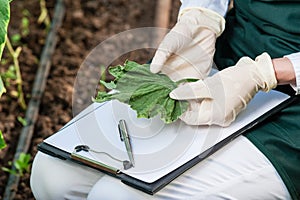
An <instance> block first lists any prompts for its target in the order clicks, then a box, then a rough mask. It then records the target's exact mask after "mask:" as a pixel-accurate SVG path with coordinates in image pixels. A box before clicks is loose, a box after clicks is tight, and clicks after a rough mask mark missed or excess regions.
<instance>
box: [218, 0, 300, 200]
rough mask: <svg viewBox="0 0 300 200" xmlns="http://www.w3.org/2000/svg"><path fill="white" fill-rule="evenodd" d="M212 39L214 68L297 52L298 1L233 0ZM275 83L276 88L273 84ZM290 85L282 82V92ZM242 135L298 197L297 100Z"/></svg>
mask: <svg viewBox="0 0 300 200" xmlns="http://www.w3.org/2000/svg"><path fill="white" fill-rule="evenodd" d="M234 2H235V5H234V9H232V10H231V11H230V12H229V13H228V15H227V16H226V28H225V31H224V33H223V34H222V35H221V36H220V37H219V38H218V40H217V44H216V53H215V63H216V65H217V66H218V67H219V69H223V68H226V67H228V66H232V65H235V63H236V62H237V61H238V60H239V59H240V58H241V57H242V56H249V57H251V58H253V59H254V58H255V57H256V56H258V55H260V54H261V53H263V52H267V53H269V54H270V56H271V57H272V58H277V57H282V56H284V55H288V54H291V53H295V52H300V0H293V1H291V0H290V1H284V0H235V1H234ZM278 88H279V87H278ZM289 90H290V88H287V87H283V91H289ZM246 137H247V138H248V139H249V140H250V141H251V142H252V143H253V144H254V145H256V146H257V148H258V149H259V150H260V151H261V152H263V153H264V155H265V156H266V157H267V158H268V159H269V160H270V161H271V163H272V164H273V166H274V167H275V168H276V170H277V172H278V173H279V175H280V176H281V178H282V180H283V181H284V183H285V185H286V186H287V188H288V190H289V192H290V195H291V197H292V198H293V199H300V100H298V101H297V102H295V103H294V104H293V105H291V106H289V107H288V108H286V109H284V110H282V111H281V112H280V113H278V114H276V116H274V117H272V118H270V119H269V120H267V121H266V122H265V123H263V124H262V125H260V126H258V127H255V128H254V129H252V130H251V131H249V132H248V133H247V134H246Z"/></svg>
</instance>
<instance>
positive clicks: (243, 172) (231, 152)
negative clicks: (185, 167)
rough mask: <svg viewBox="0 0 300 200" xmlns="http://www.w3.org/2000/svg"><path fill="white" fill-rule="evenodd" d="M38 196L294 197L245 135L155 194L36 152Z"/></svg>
mask: <svg viewBox="0 0 300 200" xmlns="http://www.w3.org/2000/svg"><path fill="white" fill-rule="evenodd" d="M31 188H32V192H33V194H34V196H35V198H36V199H37V200H39V199H41V200H48V199H49V200H52V199H53V200H60V199H91V200H127V199H128V200H135V199H136V200H142V199H149V200H150V199H151V200H152V199H153V200H158V199H159V200H162V199H166V200H171V199H192V200H198V199H209V200H214V199H237V200H241V199H243V200H247V199H258V200H261V199H264V200H269V199H270V200H271V199H291V197H290V195H289V193H288V191H287V188H286V187H285V185H284V183H283V181H282V180H281V178H280V176H279V175H278V173H277V172H276V170H275V169H274V167H273V166H272V164H271V163H270V162H269V160H268V159H267V158H266V157H265V156H264V155H263V154H262V153H261V152H260V151H259V150H258V149H257V148H256V147H255V146H254V145H253V144H252V143H251V142H250V141H249V140H248V139H247V138H245V137H244V136H240V137H239V138H237V139H235V140H234V141H232V142H231V143H230V144H228V145H227V146H226V147H224V148H222V149H221V150H219V151H218V152H216V153H215V154H213V155H211V156H210V157H209V158H207V159H206V160H204V161H202V162H200V163H199V164H197V165H196V166H194V167H193V168H192V169H190V170H189V171H187V172H185V173H184V174H183V175H181V176H180V177H178V178H177V179H175V180H174V181H172V182H171V183H170V184H169V185H167V186H166V187H165V188H163V189H162V190H160V191H159V192H158V193H156V194H155V195H153V196H151V195H148V194H145V193H143V192H141V191H138V190H136V189H133V188H131V187H129V186H127V185H125V184H123V183H122V182H121V181H120V180H118V179H116V178H112V177H110V176H108V175H104V174H103V173H101V172H99V171H96V170H94V169H90V168H87V167H83V166H80V165H78V164H74V163H71V162H69V161H64V160H60V159H58V158H53V157H51V156H48V155H46V154H43V153H38V154H37V155H36V157H35V159H34V162H33V165H32V172H31Z"/></svg>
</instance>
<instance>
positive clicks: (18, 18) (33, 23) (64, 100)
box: [0, 0, 180, 200]
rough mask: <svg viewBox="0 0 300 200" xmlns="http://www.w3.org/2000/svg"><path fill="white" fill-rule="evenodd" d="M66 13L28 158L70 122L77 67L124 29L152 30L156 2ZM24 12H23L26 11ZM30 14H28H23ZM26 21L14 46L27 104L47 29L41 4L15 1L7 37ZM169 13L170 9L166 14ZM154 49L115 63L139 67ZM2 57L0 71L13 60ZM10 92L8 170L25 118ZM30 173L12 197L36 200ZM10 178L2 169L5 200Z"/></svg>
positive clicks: (4, 125) (2, 108) (5, 116)
mask: <svg viewBox="0 0 300 200" xmlns="http://www.w3.org/2000/svg"><path fill="white" fill-rule="evenodd" d="M46 2H47V8H48V11H49V13H50V17H51V19H52V17H53V16H52V15H53V10H54V6H55V1H54V0H47V1H46ZM172 2H173V5H172V11H171V13H172V14H171V19H170V21H171V22H170V27H171V26H173V24H174V23H175V21H176V18H177V11H178V7H179V5H180V2H179V0H178V1H177V0H176V1H172ZM65 5H66V13H65V17H64V21H63V24H62V27H61V28H60V29H59V31H58V43H57V46H56V49H55V53H54V55H53V57H52V60H51V63H52V65H51V70H50V74H49V76H48V79H47V85H46V89H45V91H44V95H43V98H42V102H41V106H40V112H39V117H38V120H37V123H36V125H35V129H34V136H33V138H32V141H31V147H30V152H29V153H30V154H31V156H32V157H34V155H35V154H36V152H37V144H39V143H40V142H42V140H43V139H44V138H46V137H48V136H50V135H51V134H53V133H55V132H56V131H57V130H59V129H60V128H61V127H62V126H63V125H64V124H66V123H67V122H68V121H69V120H71V119H72V117H73V113H72V94H73V87H74V80H75V78H76V74H77V72H78V69H79V67H80V65H81V63H82V62H83V61H84V59H85V57H86V56H87V55H88V53H90V51H91V50H92V49H93V48H94V47H95V46H96V45H98V44H99V43H100V42H102V41H104V40H105V39H107V38H109V37H111V36H113V35H115V34H117V33H120V32H122V31H125V30H130V29H133V28H137V27H149V26H154V19H155V6H156V1H148V0H140V1H135V0H110V1H107V0H101V1H100V0H89V1H86V0H65ZM24 10H25V11H24ZM26 10H28V12H27V11H26ZM24 12H27V13H28V14H27V17H28V19H29V22H30V23H29V26H30V27H29V34H28V35H23V36H22V39H21V41H20V42H19V43H18V44H15V45H14V48H16V47H17V46H21V47H22V52H21V55H20V57H19V62H20V68H21V74H22V78H23V84H22V86H23V91H24V95H25V100H26V102H27V103H28V101H29V100H30V94H31V88H32V83H33V81H34V78H35V74H36V71H37V68H38V63H39V59H40V55H41V51H42V48H43V46H44V44H45V39H46V36H47V31H46V29H45V26H44V25H43V24H38V23H37V19H38V17H39V15H40V4H39V0H26V1H22V0H14V1H13V2H12V3H11V21H10V24H9V36H12V35H13V34H15V33H21V31H22V17H24V15H26V13H25V14H24ZM166 12H168V11H166ZM153 53H154V50H151V49H150V50H149V49H145V50H138V51H133V52H130V53H128V54H126V55H123V56H121V57H120V58H118V59H116V60H115V61H114V63H117V64H122V63H123V62H124V61H125V60H126V59H130V60H135V61H137V62H140V63H144V62H147V61H148V60H149V59H151V57H152V56H153ZM3 58H4V59H6V60H8V63H7V64H1V65H2V66H1V67H0V72H1V73H3V72H5V71H6V70H7V69H8V67H9V64H11V63H12V62H11V59H9V55H8V52H7V49H6V50H5V52H4V55H3ZM10 83H11V84H10V86H8V87H7V90H8V92H7V93H6V94H4V95H3V96H2V98H1V99H0V130H1V131H2V132H3V134H4V138H5V140H6V143H7V147H6V148H5V149H3V150H1V151H0V166H1V167H9V168H10V166H9V162H10V161H11V160H12V159H13V156H14V153H15V148H16V145H17V142H18V137H19V134H20V132H21V129H22V124H21V123H20V122H19V121H18V120H17V117H18V116H21V117H24V116H25V112H26V111H25V110H23V109H21V107H20V106H19V105H18V102H17V99H16V98H15V97H13V95H12V94H11V91H14V90H16V83H15V82H14V81H10ZM29 177H30V172H29V173H26V174H25V175H24V176H23V177H21V182H20V184H19V186H18V188H15V189H16V190H17V194H16V197H15V199H17V200H19V199H34V198H33V195H32V193H31V190H30V187H29ZM7 179H8V174H7V173H6V172H3V171H2V170H1V169H0V199H2V198H3V194H4V189H5V186H6V183H7Z"/></svg>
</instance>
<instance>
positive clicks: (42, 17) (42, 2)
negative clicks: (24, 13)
mask: <svg viewBox="0 0 300 200" xmlns="http://www.w3.org/2000/svg"><path fill="white" fill-rule="evenodd" d="M40 9H41V14H40V16H39V18H38V21H37V22H38V23H39V24H42V23H43V24H44V25H45V27H46V31H48V30H49V29H50V17H49V15H48V9H47V7H46V1H45V0H40Z"/></svg>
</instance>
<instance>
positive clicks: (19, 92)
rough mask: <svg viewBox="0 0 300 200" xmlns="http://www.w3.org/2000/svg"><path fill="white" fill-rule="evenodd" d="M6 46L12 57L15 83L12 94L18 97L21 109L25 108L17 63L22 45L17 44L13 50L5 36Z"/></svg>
mask: <svg viewBox="0 0 300 200" xmlns="http://www.w3.org/2000/svg"><path fill="white" fill-rule="evenodd" d="M6 46H7V49H8V52H9V54H10V56H11V57H12V59H13V65H12V66H11V67H12V68H13V69H14V71H15V75H16V77H15V81H16V84H17V91H16V92H12V94H13V96H16V97H17V98H18V103H19V105H20V106H21V108H22V109H24V110H25V109H26V103H25V99H24V93H23V88H22V87H23V86H22V83H23V81H22V76H21V69H20V65H19V55H20V53H21V51H22V47H20V46H18V47H17V48H16V49H15V50H14V49H13V47H12V45H11V42H10V39H9V38H7V40H6Z"/></svg>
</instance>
